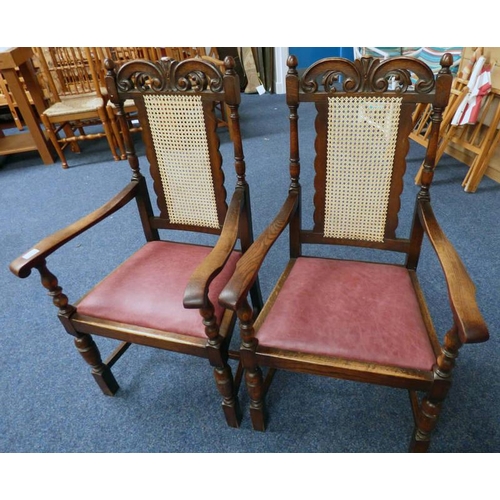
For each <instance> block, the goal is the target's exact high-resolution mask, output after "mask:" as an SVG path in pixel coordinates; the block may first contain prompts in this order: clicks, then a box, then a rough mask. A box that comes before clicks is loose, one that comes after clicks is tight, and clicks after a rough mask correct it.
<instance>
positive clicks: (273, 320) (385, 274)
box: [220, 55, 488, 451]
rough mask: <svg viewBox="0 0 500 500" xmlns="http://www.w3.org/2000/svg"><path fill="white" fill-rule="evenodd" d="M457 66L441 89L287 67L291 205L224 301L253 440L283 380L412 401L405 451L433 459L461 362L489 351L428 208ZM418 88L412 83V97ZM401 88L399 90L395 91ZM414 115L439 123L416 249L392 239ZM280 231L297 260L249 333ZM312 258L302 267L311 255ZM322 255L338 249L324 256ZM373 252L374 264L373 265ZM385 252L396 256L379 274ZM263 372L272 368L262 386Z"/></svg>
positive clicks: (412, 71)
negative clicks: (306, 377) (305, 175)
mask: <svg viewBox="0 0 500 500" xmlns="http://www.w3.org/2000/svg"><path fill="white" fill-rule="evenodd" d="M451 63H452V58H451V56H450V55H445V56H444V57H443V59H442V65H443V68H442V69H441V70H440V72H439V73H438V75H437V80H436V81H435V78H434V75H433V73H432V71H431V69H430V68H429V67H428V66H427V65H426V64H424V63H423V62H421V61H419V60H416V59H408V58H394V59H388V60H385V61H381V60H378V59H374V58H371V57H366V58H361V59H358V60H356V61H355V62H354V63H353V62H350V61H348V60H346V59H339V58H331V59H323V60H322V61H319V62H317V63H316V64H313V65H312V66H310V67H309V68H308V69H307V70H306V71H305V73H304V75H303V77H302V78H299V75H298V72H297V59H296V58H295V57H294V56H291V57H290V58H289V59H288V66H289V70H288V74H287V79H286V100H287V104H288V107H289V109H290V145H291V152H290V158H291V162H290V176H291V183H290V187H289V195H288V198H287V199H286V201H285V203H284V205H283V206H282V208H281V210H280V212H279V213H278V215H277V216H276V218H275V219H274V221H273V222H272V223H271V224H270V225H269V226H268V228H267V229H266V230H264V232H263V233H262V234H261V235H260V236H259V237H258V239H257V240H256V241H255V243H254V244H253V245H252V246H251V247H250V249H249V250H248V251H247V252H246V254H245V255H244V256H243V257H242V259H241V260H240V261H239V262H238V264H237V266H236V271H235V274H234V275H233V277H232V278H231V280H230V281H229V283H228V285H227V286H226V287H225V288H224V289H223V291H222V292H221V295H220V303H221V305H223V306H224V307H228V308H232V309H233V310H235V311H237V313H238V317H239V320H240V329H241V333H242V343H241V349H240V354H241V359H242V363H243V367H244V369H245V379H246V383H247V389H248V393H249V397H250V414H251V418H252V423H253V427H254V429H257V430H264V428H265V416H264V415H265V413H264V410H265V408H264V397H265V393H266V391H267V388H268V386H269V383H268V381H269V378H268V377H272V375H273V374H274V371H275V370H276V369H284V370H291V371H295V372H303V373H309V374H313V375H324V376H330V377H335V378H341V379H348V380H354V381H359V382H369V383H372V384H380V385H386V386H391V387H397V388H406V389H408V390H409V391H410V396H411V403H412V409H413V412H414V416H415V429H414V433H413V437H412V440H411V445H410V449H411V450H412V451H426V450H427V448H428V446H429V443H430V435H431V431H432V430H433V428H434V427H435V425H436V421H437V419H438V416H439V412H440V410H441V405H442V403H443V400H444V398H445V396H446V393H447V392H448V390H449V388H450V384H451V372H452V369H453V367H454V364H455V359H456V357H457V355H458V350H459V348H460V347H461V346H462V344H464V343H473V342H482V341H485V340H486V339H487V338H488V331H487V328H486V326H485V324H484V321H483V319H482V317H481V314H480V312H479V310H478V306H477V304H476V299H475V288H474V285H473V283H472V281H471V279H470V277H469V276H468V275H467V272H466V270H465V268H464V266H463V264H462V262H461V260H460V258H459V256H458V255H457V253H456V251H455V250H454V249H453V247H452V245H451V243H450V242H449V240H448V239H447V238H446V236H445V235H444V234H443V232H442V230H441V229H440V227H439V225H438V223H437V221H436V219H435V217H434V214H433V211H432V208H431V202H430V191H429V188H430V185H431V181H432V177H433V168H434V156H435V154H436V146H437V138H438V136H439V122H440V121H441V118H442V113H443V109H444V108H445V106H446V103H447V102H448V96H449V91H450V86H451V80H452V76H451V73H450V71H449V66H450V65H451ZM413 75H416V76H417V77H418V83H417V85H415V86H414V87H413V85H411V83H412V78H413ZM394 76H395V77H396V78H397V86H396V88H395V89H394V90H389V88H390V86H389V81H390V80H391V79H392V78H393V77H394ZM420 102H422V103H432V104H433V106H434V117H433V120H432V131H431V135H430V138H429V147H428V148H427V155H426V161H425V169H424V173H423V176H422V187H421V189H420V192H419V193H418V196H417V200H416V209H415V212H414V214H415V215H414V219H413V221H412V225H411V229H410V226H408V228H407V230H408V232H409V237H401V236H400V235H399V234H396V229H397V226H398V212H399V209H400V203H401V200H400V198H401V193H402V190H403V175H404V172H405V168H406V161H405V157H406V154H407V152H408V150H409V143H408V142H409V139H408V135H409V133H410V131H411V130H412V112H413V111H414V108H415V105H416V103H420ZM312 103H314V105H315V107H316V111H317V114H316V120H315V122H314V123H315V127H316V133H317V136H316V139H315V143H314V144H315V149H316V158H315V162H314V167H315V178H314V216H313V219H314V224H313V228H312V229H304V228H303V227H302V221H301V213H302V200H301V192H302V191H301V189H302V188H301V185H300V183H299V176H300V162H299V150H298V145H299V131H298V107H299V104H304V105H307V104H309V105H312ZM304 191H305V188H304ZM308 192H311V193H312V189H308ZM306 206H307V205H306ZM285 228H288V230H289V238H290V260H289V263H288V265H287V266H286V269H285V271H284V272H283V274H282V275H281V277H280V278H279V280H278V282H277V283H276V286H275V288H274V290H273V291H272V292H271V294H270V296H269V300H268V301H267V302H266V303H265V305H264V308H263V310H262V312H261V313H260V315H259V316H258V317H257V319H256V320H255V322H254V321H253V311H252V307H251V306H250V305H249V303H248V301H247V298H246V296H247V292H248V290H249V289H250V287H251V286H252V283H253V281H254V279H256V277H257V273H258V270H259V268H260V266H261V265H262V262H263V261H264V259H265V256H266V254H267V253H268V251H269V250H270V248H271V247H272V245H273V244H274V242H275V241H276V239H277V238H278V236H279V235H280V234H281V233H282V231H284V230H285ZM425 235H426V236H427V237H428V238H429V240H430V243H431V245H432V247H433V248H434V250H435V252H436V254H437V257H438V259H439V261H440V263H441V266H442V269H443V271H444V276H445V279H446V282H447V286H448V290H449V299H450V304H451V310H452V313H453V324H452V325H451V328H450V330H449V331H448V332H447V333H446V335H445V337H444V341H443V343H442V344H441V342H440V340H439V338H438V336H437V334H436V332H435V331H434V328H433V326H432V320H431V317H430V314H429V311H428V308H427V306H426V304H425V300H424V295H423V293H422V291H421V289H420V286H419V282H418V279H417V272H416V271H417V265H418V262H419V256H420V250H421V245H422V241H423V238H424V236H425ZM306 244H307V245H308V247H307V248H308V250H309V253H308V254H305V253H304V250H303V246H304V245H306ZM326 245H333V247H332V248H331V249H326V248H325V246H326ZM346 246H347V247H348V249H347V248H345V247H346ZM318 247H321V249H322V250H323V251H320V249H319V248H318ZM313 248H316V249H317V250H316V251H314V250H313ZM343 249H344V251H343ZM368 249H371V252H372V253H369V254H368V258H369V259H372V261H370V262H368V261H366V258H367V257H366V252H368ZM377 250H386V251H391V252H396V254H392V255H393V258H391V257H390V256H388V255H387V254H385V256H381V257H380V259H378V261H376V262H374V261H373V260H374V259H376V255H375V254H374V252H375V251H377ZM398 253H401V254H402V255H403V256H404V259H400V262H399V263H398V262H397V259H396V257H394V255H397V254H398ZM315 255H316V256H315ZM318 255H320V257H318ZM333 255H336V256H337V258H332V256H333ZM358 256H359V260H355V259H356V258H357V257H358ZM339 257H343V258H339ZM363 257H364V260H361V259H363ZM388 262H395V263H394V264H392V263H388ZM403 262H404V263H403ZM262 367H268V368H269V372H268V377H266V380H264V378H263V373H262ZM419 392H420V393H421V392H423V397H422V398H420V395H419ZM334 397H335V395H334V394H332V398H334ZM360 404H362V403H360ZM298 411H301V409H298ZM302 411H304V410H302Z"/></svg>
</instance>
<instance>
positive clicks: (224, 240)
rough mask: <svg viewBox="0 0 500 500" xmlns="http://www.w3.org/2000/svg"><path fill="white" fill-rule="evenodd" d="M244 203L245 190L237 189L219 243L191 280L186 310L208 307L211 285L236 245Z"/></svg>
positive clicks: (185, 303)
mask: <svg viewBox="0 0 500 500" xmlns="http://www.w3.org/2000/svg"><path fill="white" fill-rule="evenodd" d="M244 202H245V189H244V188H236V191H235V192H234V194H233V197H232V199H231V202H230V203H229V207H228V210H227V214H226V219H225V221H224V226H223V228H222V232H221V234H220V236H219V239H218V240H217V243H216V244H215V246H214V248H213V249H212V250H211V252H210V253H209V254H208V255H207V257H206V258H205V259H203V262H202V263H201V264H200V265H199V266H198V267H197V268H196V269H195V271H194V272H193V274H192V275H191V277H190V279H189V283H188V285H187V287H186V290H185V292H184V301H183V303H184V307H185V308H186V309H200V308H202V307H207V299H208V288H209V285H210V283H211V282H212V280H213V279H214V278H215V277H216V276H217V275H218V274H219V272H220V271H221V270H222V268H223V267H224V265H225V264H226V262H227V259H228V258H229V256H230V255H231V252H232V251H233V248H234V245H235V244H236V240H237V238H238V229H239V222H240V214H241V209H242V207H243V203H244Z"/></svg>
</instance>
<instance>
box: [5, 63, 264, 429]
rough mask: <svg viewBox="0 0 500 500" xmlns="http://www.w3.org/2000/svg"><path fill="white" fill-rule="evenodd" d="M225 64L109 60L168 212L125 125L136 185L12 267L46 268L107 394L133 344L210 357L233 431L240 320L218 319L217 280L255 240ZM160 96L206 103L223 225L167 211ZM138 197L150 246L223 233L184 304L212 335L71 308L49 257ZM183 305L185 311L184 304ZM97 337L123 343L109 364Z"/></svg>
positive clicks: (257, 302) (227, 315)
mask: <svg viewBox="0 0 500 500" xmlns="http://www.w3.org/2000/svg"><path fill="white" fill-rule="evenodd" d="M225 64H226V72H225V74H224V75H222V74H221V73H220V71H219V70H218V69H217V68H216V67H215V66H213V65H212V64H210V63H207V62H205V61H200V60H187V61H183V62H182V63H179V62H177V61H173V60H166V61H162V62H159V63H153V62H148V61H144V60H141V61H131V62H128V63H126V64H124V65H123V66H121V67H120V69H119V70H118V71H116V69H115V65H114V63H113V61H111V60H107V62H106V66H107V69H108V73H107V76H106V81H107V88H108V92H109V96H110V99H111V100H112V101H113V103H114V104H115V105H116V107H117V110H118V119H119V120H120V121H122V122H123V121H125V120H126V116H125V112H124V110H123V103H124V102H125V101H127V100H128V99H133V100H134V102H135V104H136V106H137V108H138V110H139V118H140V120H141V125H142V129H143V137H144V140H145V142H146V147H147V158H148V160H149V162H150V165H151V171H152V172H155V173H154V177H155V179H154V183H155V184H154V185H155V191H156V194H157V196H158V198H157V199H158V208H160V215H159V216H158V215H154V212H153V207H152V204H151V200H150V197H149V194H148V188H147V183H146V179H145V178H144V176H143V175H142V173H141V171H140V169H139V160H138V157H137V155H136V153H135V149H134V143H133V140H132V138H131V135H130V133H129V132H128V129H127V128H126V127H123V131H124V141H125V147H126V150H127V157H128V160H129V164H130V167H131V170H132V180H131V182H130V183H129V184H128V185H127V186H125V187H124V189H123V190H122V191H121V192H120V193H118V194H117V195H116V196H115V197H114V198H112V199H111V200H110V201H109V202H108V203H106V204H105V205H103V206H102V207H100V208H98V209H97V210H96V211H94V212H93V213H91V214H89V215H88V216H86V217H83V218H82V219H80V220H79V221H77V222H75V223H74V224H72V225H70V226H68V227H67V228H65V229H62V230H60V231H58V232H56V233H55V234H53V235H51V236H49V237H47V238H45V239H43V240H42V241H40V242H39V243H37V244H36V245H35V246H34V247H33V248H32V249H31V250H29V251H28V252H26V253H24V254H23V255H22V256H20V257H19V258H17V259H16V260H14V261H13V262H12V263H11V266H10V269H11V271H12V272H13V273H14V274H15V275H17V276H19V277H21V278H25V277H27V276H29V275H30V273H31V271H32V270H33V269H37V270H38V271H39V273H40V275H41V281H42V285H43V286H44V287H45V288H46V289H47V290H48V292H49V295H50V296H51V297H52V299H53V302H54V305H55V306H56V307H57V308H58V316H59V319H60V321H61V323H62V324H63V326H64V328H65V329H66V331H67V332H68V333H69V334H70V335H71V336H73V337H74V342H75V345H76V347H77V349H78V351H79V352H80V354H81V355H82V357H83V358H84V360H85V361H86V362H87V363H88V364H89V365H90V367H91V372H92V375H93V377H94V378H95V380H96V381H97V383H98V385H99V387H100V388H101V390H102V391H103V393H104V394H106V395H113V394H115V393H116V391H117V390H118V383H117V382H116V380H115V378H114V376H113V374H112V372H111V367H112V366H113V365H114V363H116V361H117V360H118V359H119V358H120V357H121V356H122V355H123V354H124V352H125V351H126V350H127V348H128V347H129V346H130V344H132V343H135V344H140V345H147V346H151V347H156V348H160V349H165V350H170V351H174V352H179V353H184V354H189V355H194V356H199V357H203V358H207V359H208V361H209V363H210V365H211V366H212V367H213V370H214V376H215V379H216V385H217V388H218V390H219V392H220V394H221V396H222V398H223V403H222V405H223V410H224V413H225V416H226V420H227V423H228V424H229V425H230V426H232V427H237V426H238V425H239V422H240V418H241V415H240V411H239V405H238V398H237V385H238V382H237V380H236V382H235V381H234V378H233V375H232V372H231V368H230V366H229V365H228V358H229V352H228V351H229V342H230V339H231V334H232V330H233V326H234V323H235V315H234V313H233V312H232V311H231V310H227V311H225V312H224V313H223V316H222V319H221V321H220V322H218V321H217V318H216V317H215V315H214V305H213V303H212V302H211V301H210V299H209V296H208V293H209V289H210V285H211V283H212V282H213V280H214V279H215V278H216V276H217V275H218V274H219V273H220V272H221V271H222V270H223V268H224V266H225V265H226V262H227V261H228V259H229V257H230V255H231V254H232V253H233V249H234V247H235V245H236V243H237V242H238V241H239V242H240V247H241V252H243V253H244V252H245V251H246V249H247V248H248V247H249V246H250V245H251V243H252V241H253V236H252V234H253V233H252V220H251V210H250V194H249V187H248V184H247V182H246V177H245V170H246V167H245V161H244V156H243V147H242V140H241V134H240V129H239V119H238V107H239V103H240V93H239V82H238V77H237V75H236V73H235V72H234V70H233V67H234V62H233V61H232V60H231V59H230V58H228V59H227V60H226V63H225ZM158 95H162V96H174V97H184V96H189V97H190V96H195V97H197V98H200V99H201V101H202V102H203V103H204V104H203V106H204V110H205V120H206V126H207V135H208V138H209V142H210V144H209V146H210V151H211V152H212V158H213V159H215V163H214V164H213V165H212V168H213V169H214V190H215V195H216V198H217V215H218V227H215V228H212V227H202V226H196V225H190V224H187V223H176V222H173V221H172V220H171V214H170V213H169V212H168V211H167V210H166V206H165V202H164V199H163V197H162V196H160V191H159V186H158V183H157V181H158V178H157V174H158V166H157V161H158V160H157V157H156V152H155V146H154V144H153V143H152V139H151V135H150V122H149V119H148V116H147V112H146V109H145V99H146V97H147V96H158ZM215 101H222V102H225V103H227V105H228V106H229V108H230V109H231V114H232V117H233V123H234V135H233V146H234V167H235V171H236V176H237V181H236V185H235V188H234V192H233V194H232V197H231V201H230V203H229V205H227V204H226V201H225V200H226V190H225V187H224V176H223V174H222V170H221V158H220V153H219V152H218V151H219V142H218V139H217V135H216V132H215V131H216V127H215V117H214V112H213V103H214V102H215ZM215 177H216V179H215ZM132 200H135V201H136V202H137V206H138V210H139V216H140V220H141V222H142V226H143V230H144V235H145V238H146V241H147V242H158V241H159V240H160V234H159V230H169V229H172V230H181V231H182V230H187V231H195V232H201V233H210V234H215V235H218V239H217V242H216V244H215V246H214V247H213V249H212V250H211V251H210V253H209V254H208V256H207V257H206V259H205V260H203V261H202V262H201V263H200V264H199V266H198V268H197V269H196V270H195V271H194V273H193V274H192V277H191V279H190V280H189V282H188V283H187V286H186V291H185V296H184V307H185V308H188V309H197V310H198V311H199V313H200V317H199V321H200V325H202V324H203V325H204V331H205V334H206V337H205V338H201V337H194V336H189V335H183V334H180V333H175V332H170V331H164V330H158V329H153V328H145V327H140V326H137V325H134V324H126V323H124V322H119V321H110V320H106V319H100V318H98V317H90V316H88V315H85V314H82V313H80V312H79V310H78V308H79V306H80V301H78V302H76V303H73V304H70V302H69V299H68V297H67V296H66V295H65V294H64V293H63V290H62V288H61V287H60V286H59V284H58V279H57V278H56V277H55V276H54V274H52V273H51V271H49V269H48V267H47V262H46V261H47V258H48V257H49V256H51V255H52V254H53V253H54V252H55V251H56V250H57V249H59V248H60V247H62V246H63V245H64V244H66V243H68V242H69V241H71V240H73V239H74V238H75V237H77V236H78V235H80V234H81V233H83V232H84V231H87V230H89V229H90V228H92V227H93V226H94V225H96V224H98V223H99V222H101V221H102V220H104V219H105V218H107V217H110V216H111V215H112V214H114V213H115V212H117V211H118V210H120V209H121V208H122V207H124V206H125V205H127V204H128V203H129V202H131V201H132ZM194 246H196V245H194ZM251 295H252V300H253V304H254V307H255V308H256V309H257V310H260V308H261V306H262V298H261V294H260V287H259V284H258V281H256V282H255V283H254V285H253V286H252V291H251ZM179 306H180V308H181V309H182V304H181V303H180V304H179ZM93 335H97V336H104V337H108V338H112V339H116V340H118V341H120V342H121V343H120V344H119V345H118V347H117V349H116V350H115V351H114V352H113V353H112V354H111V355H110V357H109V358H108V359H107V360H105V361H102V358H101V355H100V352H99V350H98V348H97V346H96V344H95V342H94V340H93Z"/></svg>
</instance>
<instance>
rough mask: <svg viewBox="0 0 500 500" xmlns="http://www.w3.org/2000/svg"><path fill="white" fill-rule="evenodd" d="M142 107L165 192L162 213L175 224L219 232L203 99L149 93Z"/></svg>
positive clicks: (197, 96)
mask: <svg viewBox="0 0 500 500" xmlns="http://www.w3.org/2000/svg"><path fill="white" fill-rule="evenodd" d="M144 104H145V107H146V112H147V114H148V121H149V123H150V128H151V135H152V139H153V146H154V152H155V155H156V165H157V168H158V172H159V176H160V179H161V186H162V188H163V194H164V202H165V206H166V213H165V212H164V213H163V215H164V216H166V214H168V217H169V219H170V221H171V222H172V223H174V224H187V225H193V226H206V227H211V228H215V229H218V228H219V227H220V222H219V217H218V214H217V204H216V197H215V189H214V181H213V175H212V165H211V161H210V151H209V144H208V137H207V132H206V127H205V117H204V112H203V104H202V101H201V96H199V95H180V96H173V95H145V96H144ZM162 205H163V204H162Z"/></svg>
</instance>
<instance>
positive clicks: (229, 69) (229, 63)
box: [224, 56, 235, 75]
mask: <svg viewBox="0 0 500 500" xmlns="http://www.w3.org/2000/svg"><path fill="white" fill-rule="evenodd" d="M234 66H235V64H234V59H233V58H232V57H231V56H226V57H225V58H224V67H225V69H226V73H229V74H230V75H232V74H234Z"/></svg>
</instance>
